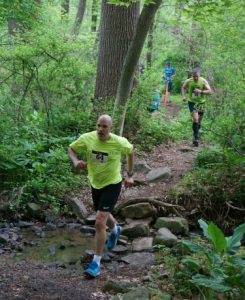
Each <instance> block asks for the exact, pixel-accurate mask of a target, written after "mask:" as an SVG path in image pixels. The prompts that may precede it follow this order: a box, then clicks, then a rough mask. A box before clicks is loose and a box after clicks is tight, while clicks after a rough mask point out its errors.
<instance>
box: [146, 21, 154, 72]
mask: <svg viewBox="0 0 245 300" xmlns="http://www.w3.org/2000/svg"><path fill="white" fill-rule="evenodd" d="M154 27H155V26H154V21H153V22H152V23H151V26H150V29H149V33H148V41H147V53H146V65H147V67H148V68H149V67H151V61H152V51H153V32H154Z"/></svg>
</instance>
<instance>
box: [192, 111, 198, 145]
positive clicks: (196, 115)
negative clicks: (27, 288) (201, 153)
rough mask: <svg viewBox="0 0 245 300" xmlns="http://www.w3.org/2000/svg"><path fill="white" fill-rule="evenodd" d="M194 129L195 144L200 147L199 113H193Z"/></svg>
mask: <svg viewBox="0 0 245 300" xmlns="http://www.w3.org/2000/svg"><path fill="white" fill-rule="evenodd" d="M192 129H193V137H194V141H193V144H194V145H195V146H198V133H199V115H198V112H197V111H193V112H192Z"/></svg>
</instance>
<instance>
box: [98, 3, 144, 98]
mask: <svg viewBox="0 0 245 300" xmlns="http://www.w3.org/2000/svg"><path fill="white" fill-rule="evenodd" d="M138 16H139V3H134V4H132V5H130V6H129V7H128V8H126V7H122V6H116V5H110V4H107V1H106V0H102V7H101V23H100V45H99V57H98V64H97V75H96V87H95V95H94V98H95V99H100V100H105V99H108V98H111V97H115V96H116V91H117V86H118V83H119V79H120V74H121V71H122V66H123V62H124V59H125V56H126V54H127V51H128V47H129V44H130V42H131V40H132V38H133V34H134V32H135V28H136V24H137V20H138ZM96 101H98V100H96Z"/></svg>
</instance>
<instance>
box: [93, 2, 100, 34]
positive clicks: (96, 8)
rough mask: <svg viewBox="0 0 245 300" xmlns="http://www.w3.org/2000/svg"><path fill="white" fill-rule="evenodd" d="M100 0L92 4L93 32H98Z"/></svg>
mask: <svg viewBox="0 0 245 300" xmlns="http://www.w3.org/2000/svg"><path fill="white" fill-rule="evenodd" d="M98 10H99V8H98V0H93V2H92V17H91V31H92V32H96V30H97V20H98Z"/></svg>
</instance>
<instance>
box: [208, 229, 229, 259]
mask: <svg viewBox="0 0 245 300" xmlns="http://www.w3.org/2000/svg"><path fill="white" fill-rule="evenodd" d="M208 234H209V236H210V238H211V240H212V242H213V246H214V250H215V251H217V252H218V253H220V252H223V251H224V250H226V249H227V241H226V239H225V236H224V233H223V232H222V231H221V230H220V229H219V228H218V227H217V226H216V225H215V224H214V223H210V224H209V225H208Z"/></svg>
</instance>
